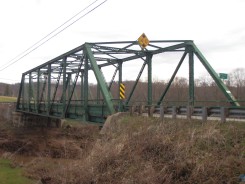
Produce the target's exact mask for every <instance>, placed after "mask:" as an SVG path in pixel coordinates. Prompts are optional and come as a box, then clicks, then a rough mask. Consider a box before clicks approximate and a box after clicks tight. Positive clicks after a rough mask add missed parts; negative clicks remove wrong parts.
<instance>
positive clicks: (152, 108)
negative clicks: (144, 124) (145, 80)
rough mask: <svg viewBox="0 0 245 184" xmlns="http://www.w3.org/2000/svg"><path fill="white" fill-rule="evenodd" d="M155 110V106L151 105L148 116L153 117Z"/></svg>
mask: <svg viewBox="0 0 245 184" xmlns="http://www.w3.org/2000/svg"><path fill="white" fill-rule="evenodd" d="M154 110H155V107H154V106H149V107H148V116H149V117H153V113H154Z"/></svg>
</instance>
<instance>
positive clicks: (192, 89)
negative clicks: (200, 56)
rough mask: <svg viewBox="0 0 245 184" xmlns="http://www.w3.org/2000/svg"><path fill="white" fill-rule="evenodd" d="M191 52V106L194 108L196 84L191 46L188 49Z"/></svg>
mask: <svg viewBox="0 0 245 184" xmlns="http://www.w3.org/2000/svg"><path fill="white" fill-rule="evenodd" d="M186 49H187V52H189V100H188V102H189V106H194V101H195V92H194V89H195V82H194V54H193V49H192V47H190V46H187V47H186Z"/></svg>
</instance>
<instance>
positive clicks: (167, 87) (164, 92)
mask: <svg viewBox="0 0 245 184" xmlns="http://www.w3.org/2000/svg"><path fill="white" fill-rule="evenodd" d="M186 55H187V52H184V54H183V56H182V57H181V59H180V61H179V64H178V65H177V67H176V69H175V71H174V73H173V75H172V77H171V78H170V80H169V82H168V85H167V86H166V88H165V90H164V91H163V93H162V95H161V97H160V98H159V100H158V102H157V105H160V104H161V103H162V101H163V99H164V97H165V95H166V94H167V92H168V90H169V88H170V86H171V84H172V82H173V80H174V78H175V76H176V74H177V72H178V71H179V68H180V66H181V65H182V63H183V61H184V60H185V57H186Z"/></svg>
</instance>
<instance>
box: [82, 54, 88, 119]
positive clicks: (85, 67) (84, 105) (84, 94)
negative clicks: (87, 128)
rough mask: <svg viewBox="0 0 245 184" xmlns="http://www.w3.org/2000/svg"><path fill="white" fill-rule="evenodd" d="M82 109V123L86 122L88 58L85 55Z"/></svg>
mask: <svg viewBox="0 0 245 184" xmlns="http://www.w3.org/2000/svg"><path fill="white" fill-rule="evenodd" d="M83 82H84V83H83V97H84V98H83V100H84V101H83V107H84V121H87V120H88V57H87V56H86V55H85V63H84V81H83Z"/></svg>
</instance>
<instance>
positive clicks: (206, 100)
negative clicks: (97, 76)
mask: <svg viewBox="0 0 245 184" xmlns="http://www.w3.org/2000/svg"><path fill="white" fill-rule="evenodd" d="M134 83H135V82H134V81H124V84H125V86H126V97H128V95H129V93H130V91H131V89H132V87H133V85H134ZM224 83H225V84H226V86H227V87H228V88H229V89H230V91H231V92H232V94H233V95H234V96H235V97H236V99H237V100H238V101H240V104H241V105H245V103H244V102H242V101H243V100H245V69H244V68H238V69H235V70H234V71H232V72H231V73H230V74H228V79H227V80H224ZM167 84H168V81H165V80H157V79H154V80H153V85H152V92H153V93H152V94H153V101H154V102H157V101H158V100H159V97H160V96H161V94H162V93H163V91H164V89H165V88H166V86H167ZM188 85H189V84H188V79H186V78H183V77H176V78H175V79H174V81H173V83H172V85H171V87H170V89H169V91H168V93H167V94H166V98H165V99H164V101H165V103H167V104H169V105H182V104H186V103H187V101H188ZM19 86H20V84H19V83H16V84H5V83H0V96H14V97H17V96H18V91H19ZM54 86H55V85H54V84H52V89H53V88H54ZM61 86H62V85H60V87H59V88H58V90H57V96H61V94H62V87H61ZM147 87H148V84H147V82H145V81H139V83H138V85H137V87H136V89H135V92H134V94H133V96H132V101H133V102H135V103H140V102H143V101H147ZM80 91H81V87H80V84H78V85H77V87H76V89H75V93H74V96H73V99H79V97H80V95H81V92H80ZM111 93H112V95H113V98H115V99H118V96H119V92H118V83H117V82H114V83H113V84H112V87H111ZM97 94H98V93H97V84H90V85H89V98H90V99H96V98H97ZM100 96H101V98H102V95H100ZM56 100H58V99H56ZM195 101H196V104H195V105H202V106H203V105H206V106H215V105H218V106H221V105H227V104H228V103H227V102H226V98H225V96H224V95H223V94H222V92H221V91H220V90H219V88H218V87H217V85H216V84H215V82H214V81H213V79H212V78H211V76H208V75H207V76H203V77H200V78H198V79H196V80H195Z"/></svg>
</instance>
